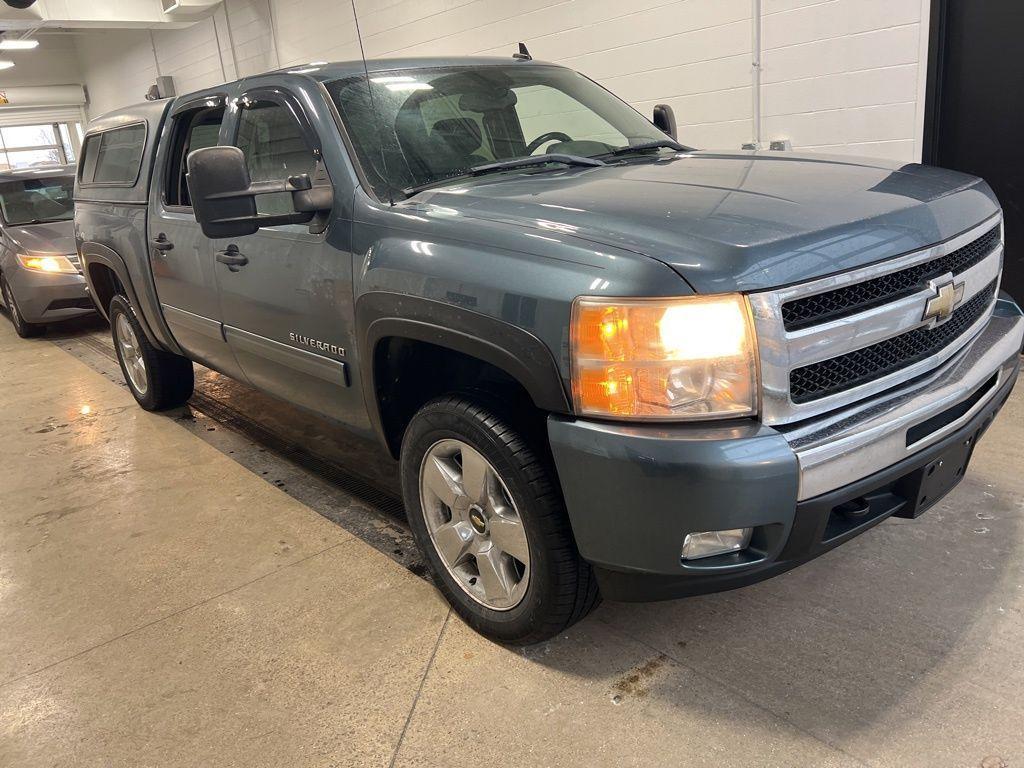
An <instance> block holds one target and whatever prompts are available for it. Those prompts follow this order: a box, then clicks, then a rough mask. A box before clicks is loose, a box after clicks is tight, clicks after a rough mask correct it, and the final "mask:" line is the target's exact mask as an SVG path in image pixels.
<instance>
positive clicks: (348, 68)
mask: <svg viewBox="0 0 1024 768" xmlns="http://www.w3.org/2000/svg"><path fill="white" fill-rule="evenodd" d="M510 64H514V65H515V66H537V65H543V66H560V65H558V64H552V63H550V62H546V61H536V60H533V59H513V58H512V57H511V56H415V57H407V58H395V59H367V60H366V71H369V72H370V73H371V74H373V73H377V72H388V71H391V70H395V69H432V68H436V67H495V66H509V65H510ZM266 74H292V75H308V76H309V77H312V78H313V79H315V80H320V81H327V80H337V79H339V78H343V77H353V76H358V75H362V74H364V69H363V61H362V60H361V59H360V60H356V61H312V62H309V63H308V64H295V65H292V66H289V67H282V68H281V69H277V70H274V71H273V72H268V73H266Z"/></svg>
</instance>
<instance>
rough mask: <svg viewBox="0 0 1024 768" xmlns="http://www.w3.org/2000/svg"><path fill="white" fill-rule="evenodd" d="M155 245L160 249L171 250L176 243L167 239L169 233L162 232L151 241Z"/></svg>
mask: <svg viewBox="0 0 1024 768" xmlns="http://www.w3.org/2000/svg"><path fill="white" fill-rule="evenodd" d="M151 242H152V244H153V247H154V248H155V249H156V250H158V251H170V250H172V249H173V248H174V243H172V242H171V241H170V240H168V239H167V235H165V234H164V233H163V232H161V233H160V234H159V235H157V236H156V239H154V240H152V241H151Z"/></svg>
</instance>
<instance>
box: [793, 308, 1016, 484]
mask: <svg viewBox="0 0 1024 768" xmlns="http://www.w3.org/2000/svg"><path fill="white" fill-rule="evenodd" d="M1022 342H1024V316H1022V314H1021V310H1020V308H1019V307H1017V305H1016V304H1014V303H1013V302H1012V301H1006V300H1000V301H998V302H997V303H996V307H995V313H994V314H993V315H992V317H991V319H990V320H989V321H988V323H987V324H986V325H985V326H984V328H983V329H982V330H981V331H980V332H979V333H978V335H977V336H976V337H975V338H974V339H973V340H972V341H970V342H969V343H968V344H967V345H966V346H965V347H964V348H963V349H961V350H960V351H959V352H958V353H957V354H956V356H955V357H953V358H952V359H951V360H949V361H948V362H947V363H946V364H945V365H944V366H943V367H942V368H939V369H937V370H935V371H933V372H931V373H929V374H928V375H927V376H925V377H923V378H921V379H918V380H915V381H914V382H912V383H911V384H910V385H908V386H905V387H901V388H900V389H898V390H896V391H892V392H887V393H886V394H885V395H883V396H881V397H876V398H873V399H871V400H867V401H864V402H861V403H857V404H856V405H854V406H851V407H849V408H844V409H842V410H839V411H833V412H831V413H829V414H827V415H826V416H824V417H819V418H815V419H813V420H812V421H810V422H803V423H800V424H796V425H794V426H793V427H792V428H788V429H787V428H781V429H780V432H782V434H783V435H784V436H785V438H786V439H787V441H789V444H790V446H791V447H792V449H793V451H794V452H795V453H796V456H797V460H798V461H799V464H800V489H799V495H798V499H799V500H800V501H803V500H805V499H810V498H813V497H815V496H819V495H821V494H823V493H827V492H828V491H832V490H835V489H836V488H840V487H842V486H844V485H848V484H849V483H852V482H854V481H856V480H859V479H861V478H864V477H867V476H869V475H871V474H874V473H875V472H878V471H881V470H883V469H885V468H886V467H889V466H892V465H893V464H896V463H897V462H899V461H901V460H903V459H905V458H907V457H908V456H912V455H914V454H915V453H917V452H918V451H920V450H921V449H923V448H927V447H928V446H929V445H932V444H933V443H936V442H937V441H939V440H941V439H942V438H943V437H945V436H946V435H948V434H950V433H951V432H954V431H956V429H957V428H958V427H960V426H961V425H962V424H964V423H965V422H967V421H969V420H970V419H971V417H972V416H973V415H974V414H975V413H977V412H978V411H979V410H981V409H982V408H984V407H985V405H986V404H987V403H988V402H989V400H991V398H992V397H994V396H995V394H996V393H997V392H998V391H999V389H1000V388H1001V386H1002V385H1003V384H1004V383H1005V382H1006V380H1007V379H1008V378H1009V377H1011V376H1014V375H1016V372H1017V369H1018V367H1019V365H1020V363H1019V359H1018V356H1019V353H1020V351H1021V344H1022ZM993 376H995V377H996V380H995V382H992V383H990V380H991V379H992V378H993ZM986 384H990V386H988V388H987V389H986V391H985V394H984V396H982V397H981V398H980V399H978V400H977V402H975V403H973V405H972V406H971V408H970V409H968V410H967V411H966V412H965V413H963V414H961V415H959V416H958V417H957V418H956V419H954V420H952V421H950V422H949V423H946V424H944V425H943V426H942V427H941V428H939V429H936V430H935V431H933V432H931V433H929V434H928V435H927V436H926V437H924V438H922V439H920V440H918V441H917V442H914V443H912V444H910V445H908V444H907V442H908V441H907V430H908V429H910V428H911V427H913V426H915V425H918V424H921V423H922V422H924V421H926V420H928V419H930V418H932V417H934V416H936V415H938V414H941V413H943V412H944V411H946V410H947V409H950V408H952V407H954V406H956V405H958V404H959V403H962V402H964V401H965V400H968V399H969V398H971V397H972V395H974V394H975V393H976V392H977V391H978V389H979V388H980V387H982V386H983V385H986Z"/></svg>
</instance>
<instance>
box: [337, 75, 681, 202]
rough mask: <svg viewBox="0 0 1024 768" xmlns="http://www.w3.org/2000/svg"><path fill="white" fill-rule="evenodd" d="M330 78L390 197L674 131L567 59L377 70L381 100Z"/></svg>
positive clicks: (374, 82) (373, 179)
mask: <svg viewBox="0 0 1024 768" xmlns="http://www.w3.org/2000/svg"><path fill="white" fill-rule="evenodd" d="M326 85H327V90H328V92H329V93H330V95H331V98H332V99H333V100H334V103H335V105H336V106H337V108H338V112H339V113H340V114H341V117H342V120H343V121H344V123H345V128H346V129H347V131H348V133H349V136H350V137H351V139H352V143H353V144H354V145H355V151H356V154H357V155H358V157H359V162H360V164H361V165H362V167H363V170H364V171H365V172H366V175H367V176H368V178H369V180H370V183H371V184H372V185H373V188H374V190H375V191H376V193H377V195H378V196H380V197H382V198H387V197H389V196H390V195H392V194H394V192H395V191H398V190H405V189H411V188H415V187H420V186H423V185H426V184H432V183H435V182H438V181H443V180H444V179H448V178H454V177H458V176H462V175H465V174H466V172H467V171H468V170H469V169H471V168H473V167H474V166H479V165H482V164H486V163H493V162H496V161H501V160H510V159H513V158H521V157H529V156H531V155H543V154H545V153H548V154H561V155H575V156H582V157H596V156H598V155H603V154H607V153H608V152H611V151H614V150H616V149H620V148H622V147H627V146H630V145H633V144H646V143H648V142H651V141H657V140H659V139H667V138H668V137H667V136H666V135H665V134H664V133H662V132H661V131H659V130H658V129H657V128H655V127H654V125H653V124H652V123H651V122H650V121H648V120H647V119H646V118H644V117H643V116H642V115H640V113H638V112H637V111H636V110H635V109H633V108H632V107H630V106H629V105H628V104H626V103H625V102H623V101H621V100H619V99H618V98H616V97H615V96H613V95H612V94H610V93H609V92H608V91H606V90H605V89H604V88H602V87H601V86H599V85H597V84H596V83H594V82H593V81H591V80H588V79H587V78H586V77H584V76H583V75H581V74H579V73H578V72H574V71H572V70H571V69H564V68H562V67H554V66H543V65H529V66H523V65H514V64H510V65H503V66H484V67H472V68H470V67H446V68H431V69H408V70H389V71H387V72H380V73H375V74H371V75H370V88H371V89H372V92H373V102H372V105H371V102H370V98H369V94H368V92H367V87H366V78H364V77H352V78H346V79H343V80H335V81H333V82H330V83H327V84H326ZM373 107H375V108H376V111H375V110H374V109H373ZM375 117H379V120H378V119H375ZM382 145H383V148H382ZM542 167H543V166H542ZM529 170H530V169H527V171H528V172H529ZM532 171H533V172H536V168H533V169H532ZM520 172H522V171H520Z"/></svg>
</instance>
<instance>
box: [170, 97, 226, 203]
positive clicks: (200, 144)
mask: <svg viewBox="0 0 1024 768" xmlns="http://www.w3.org/2000/svg"><path fill="white" fill-rule="evenodd" d="M223 117H224V108H223V107H201V108H199V109H192V110H188V111H187V112H182V113H181V114H179V115H176V116H175V118H174V128H173V133H172V134H171V135H172V137H173V138H172V142H173V143H172V145H171V151H170V154H169V155H168V158H167V163H168V165H167V174H166V178H165V183H166V188H165V190H164V201H165V202H166V204H167V205H182V206H191V205H192V200H191V198H190V197H189V193H188V183H187V182H186V180H185V175H186V172H187V170H188V166H187V161H188V154H189V152H192V151H193V150H196V149H203V148H204V147H213V146H216V144H217V139H218V136H219V134H220V124H221V120H222V119H223Z"/></svg>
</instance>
